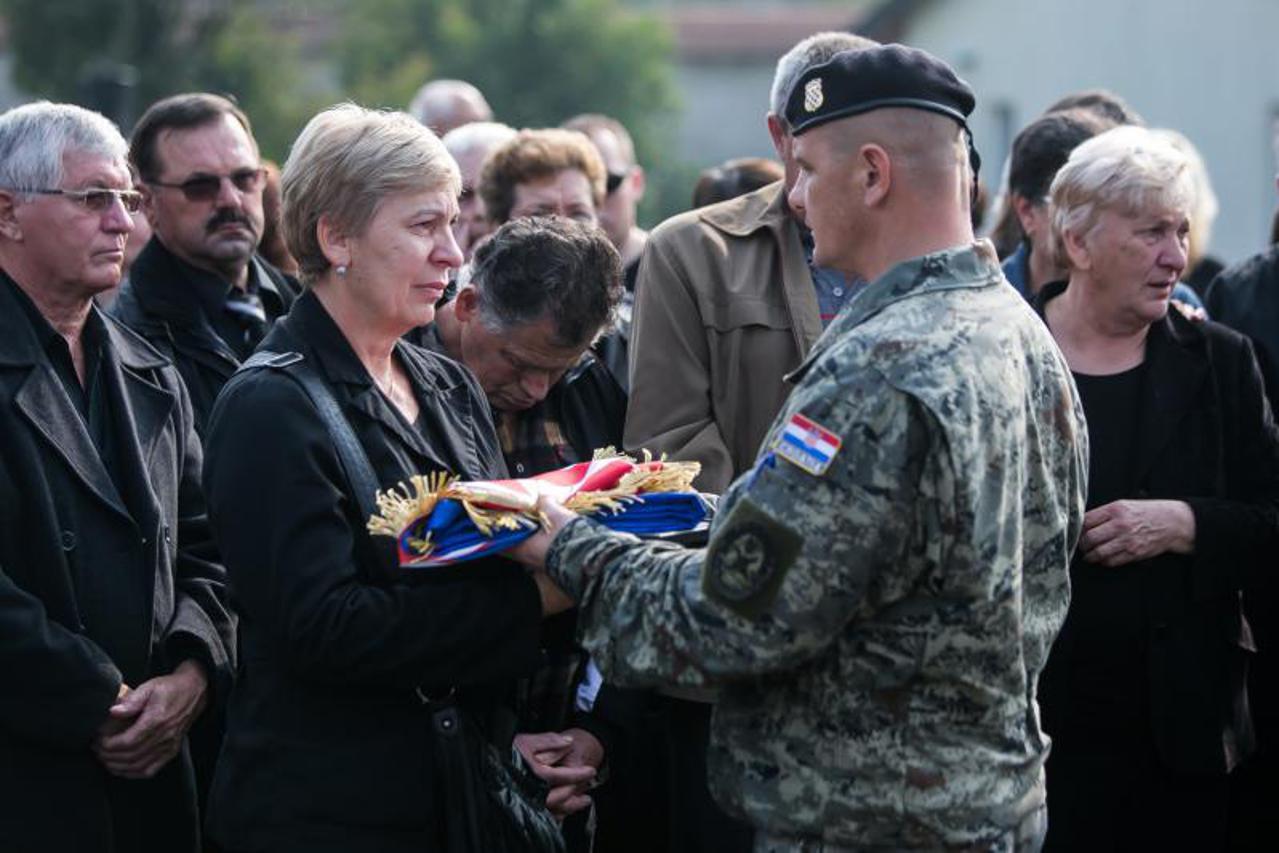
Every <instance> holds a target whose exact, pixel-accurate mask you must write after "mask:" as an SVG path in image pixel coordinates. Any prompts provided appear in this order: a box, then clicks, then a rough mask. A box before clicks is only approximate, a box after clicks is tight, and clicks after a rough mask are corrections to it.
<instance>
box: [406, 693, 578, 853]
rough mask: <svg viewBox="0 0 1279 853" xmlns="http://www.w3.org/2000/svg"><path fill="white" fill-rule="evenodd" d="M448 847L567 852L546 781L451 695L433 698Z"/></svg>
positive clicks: (471, 852) (503, 852)
mask: <svg viewBox="0 0 1279 853" xmlns="http://www.w3.org/2000/svg"><path fill="white" fill-rule="evenodd" d="M428 707H429V708H430V714H431V729H432V731H433V732H434V733H435V749H436V753H435V768H436V771H437V772H438V773H439V776H440V778H441V779H443V780H445V781H444V784H443V786H442V787H443V792H444V793H443V799H442V804H441V805H442V807H443V812H444V829H445V848H444V849H445V850H446V851H447V853H564V836H563V834H562V833H561V832H560V827H559V824H558V823H556V821H555V818H553V817H552V816H551V813H550V812H549V811H547V810H546V805H545V803H546V795H547V793H548V791H549V788H548V787H547V784H546V783H545V782H544V781H542V780H541V779H539V778H538V777H537V776H536V775H534V773H533V771H532V770H530V769H529V766H528V764H526V763H525V761H524V757H523V756H522V755H520V754H519V751H518V750H516V749H515V747H513V746H512V747H511V748H510V750H509V753H508V754H507V755H505V756H504V755H503V753H502V750H500V749H499V748H498V747H497V746H495V745H494V744H493V742H492V741H491V740H489V739H488V738H487V737H484V736H483V735H482V734H481V733H480V732H479V731H478V730H477V729H476V727H475V725H474V724H473V721H472V720H471V719H470V718H469V716H468V715H467V714H466V712H465V711H464V710H463V709H462V708H460V707H459V706H458V705H456V704H455V703H453V702H451V701H445V702H431V703H429V705H428Z"/></svg>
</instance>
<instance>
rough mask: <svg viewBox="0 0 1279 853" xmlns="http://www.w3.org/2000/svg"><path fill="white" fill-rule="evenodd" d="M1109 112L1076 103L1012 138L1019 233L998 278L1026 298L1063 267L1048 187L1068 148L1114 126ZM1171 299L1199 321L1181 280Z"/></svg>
mask: <svg viewBox="0 0 1279 853" xmlns="http://www.w3.org/2000/svg"><path fill="white" fill-rule="evenodd" d="M1112 114H1113V112H1110V111H1100V112H1096V113H1093V112H1088V111H1087V110H1085V109H1083V108H1082V107H1077V108H1074V109H1071V110H1068V111H1065V112H1050V113H1045V114H1044V115H1042V116H1040V117H1039V118H1038V119H1036V120H1035V121H1033V122H1031V123H1030V124H1029V125H1027V126H1026V127H1025V128H1024V129H1023V130H1022V132H1021V133H1019V134H1017V138H1016V139H1015V140H1014V141H1013V150H1012V156H1011V157H1010V159H1009V172H1008V186H1009V193H1008V197H1009V201H1010V203H1011V205H1012V208H1013V211H1014V212H1015V213H1016V215H1017V220H1018V223H1019V224H1020V230H1021V233H1022V234H1023V235H1024V237H1023V239H1022V242H1021V244H1020V245H1019V246H1018V247H1017V250H1016V251H1015V252H1013V253H1012V254H1011V255H1009V256H1008V257H1007V258H1005V259H1004V262H1003V269H1004V276H1005V277H1006V278H1007V279H1008V283H1009V284H1011V285H1012V286H1013V287H1014V288H1016V289H1017V292H1018V293H1020V294H1021V295H1022V296H1024V297H1025V298H1026V299H1027V300H1033V299H1034V297H1035V295H1036V294H1037V293H1038V292H1039V291H1040V289H1042V288H1043V286H1044V285H1045V284H1047V283H1048V282H1050V281H1059V280H1061V279H1063V278H1065V277H1066V272H1067V271H1066V269H1065V268H1064V267H1061V266H1058V263H1060V260H1059V259H1058V258H1057V257H1056V256H1055V255H1054V254H1053V252H1052V251H1051V250H1050V248H1049V244H1050V241H1051V240H1052V228H1051V224H1050V217H1049V212H1048V187H1049V186H1051V184H1052V179H1053V176H1054V175H1056V174H1057V170H1058V169H1060V168H1061V167H1062V164H1064V163H1065V162H1066V159H1067V158H1068V157H1069V156H1070V152H1071V151H1073V150H1074V149H1075V147H1076V146H1078V145H1079V144H1080V143H1081V142H1083V141H1084V140H1087V139H1091V138H1092V137H1094V136H1096V135H1097V134H1098V133H1102V132H1104V131H1106V130H1109V129H1110V128H1112V127H1114V126H1115V125H1114V124H1112V123H1111V120H1110V116H1111V115H1112ZM1172 299H1173V303H1174V304H1175V305H1177V306H1178V308H1179V310H1181V311H1183V312H1184V313H1186V314H1187V315H1188V316H1191V317H1193V318H1194V319H1203V301H1202V300H1201V299H1200V298H1199V294H1197V293H1195V291H1194V290H1193V289H1192V288H1191V287H1190V286H1189V285H1187V284H1184V283H1182V282H1178V283H1177V286H1176V287H1175V288H1173V293H1172Z"/></svg>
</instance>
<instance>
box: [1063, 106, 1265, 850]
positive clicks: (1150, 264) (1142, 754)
mask: <svg viewBox="0 0 1279 853" xmlns="http://www.w3.org/2000/svg"><path fill="white" fill-rule="evenodd" d="M1191 193H1192V186H1191V179H1190V174H1189V171H1188V167H1187V163H1186V160H1185V158H1184V156H1183V155H1182V154H1180V153H1179V152H1178V151H1177V150H1176V149H1174V148H1172V147H1171V146H1170V145H1169V144H1168V143H1167V142H1166V141H1164V140H1162V139H1160V138H1159V137H1158V136H1157V135H1156V134H1154V133H1151V132H1150V131H1148V130H1145V129H1142V128H1136V127H1123V128H1117V129H1115V130H1111V131H1108V132H1106V133H1103V134H1101V135H1100V136H1097V137H1095V138H1093V139H1091V140H1089V141H1087V142H1085V143H1083V144H1082V145H1080V146H1079V147H1078V148H1077V149H1075V151H1074V152H1073V153H1072V154H1071V156H1070V159H1069V161H1068V162H1067V163H1066V165H1065V166H1064V167H1063V168H1062V169H1061V171H1060V172H1059V173H1058V174H1057V176H1056V178H1055V179H1054V181H1053V184H1052V190H1051V218H1052V229H1053V248H1054V250H1055V252H1056V253H1057V254H1058V259H1059V261H1061V262H1062V265H1063V266H1064V267H1067V268H1068V269H1069V270H1070V276H1069V280H1068V281H1066V282H1057V283H1053V284H1048V285H1046V286H1045V287H1044V289H1043V291H1042V292H1041V293H1040V296H1039V302H1038V305H1039V308H1040V310H1041V312H1042V313H1043V316H1044V319H1045V321H1046V322H1047V324H1048V327H1049V329H1050V330H1051V331H1052V334H1053V337H1054V338H1055V339H1056V340H1057V343H1058V345H1059V346H1060V347H1061V349H1062V352H1063V353H1064V354H1065V356H1066V360H1067V361H1068V363H1069V364H1070V367H1071V369H1072V371H1073V372H1074V375H1075V381H1076V383H1077V384H1078V386H1079V391H1080V396H1081V398H1082V400H1083V404H1084V411H1085V413H1086V415H1087V418H1088V434H1089V441H1090V445H1091V459H1090V464H1089V483H1088V508H1089V512H1088V513H1087V515H1086V516H1085V517H1084V532H1083V535H1082V537H1081V539H1080V542H1079V547H1078V550H1077V553H1076V556H1075V560H1074V562H1073V564H1072V566H1071V580H1072V584H1073V591H1072V600H1071V605H1070V611H1069V614H1068V616H1067V619H1066V624H1065V626H1064V627H1063V629H1062V632H1061V635H1060V636H1059V638H1058V640H1057V642H1056V644H1055V645H1054V646H1053V650H1052V654H1051V656H1050V658H1049V662H1048V667H1047V669H1046V670H1045V672H1044V675H1043V679H1042V681H1041V684H1040V691H1039V697H1040V701H1041V704H1042V708H1043V716H1044V729H1045V731H1047V732H1048V733H1049V734H1051V735H1052V737H1053V750H1052V755H1051V758H1050V760H1049V763H1048V807H1049V832H1048V841H1047V849H1050V850H1076V849H1080V850H1083V849H1086V850H1090V851H1093V850H1135V849H1187V850H1189V849H1193V850H1201V851H1202V850H1219V849H1223V847H1224V846H1225V843H1226V818H1227V801H1226V798H1227V784H1226V774H1228V773H1229V772H1230V771H1231V770H1232V769H1233V768H1234V767H1235V766H1236V765H1237V764H1238V763H1239V762H1240V761H1241V760H1242V759H1243V758H1244V757H1245V756H1246V755H1247V754H1248V753H1249V751H1250V750H1251V748H1252V739H1253V738H1252V729H1251V724H1250V722H1249V716H1248V705H1247V695H1246V692H1245V690H1244V679H1245V674H1246V667H1247V659H1248V656H1249V653H1250V651H1251V650H1252V639H1251V634H1250V631H1249V627H1248V623H1247V622H1246V621H1245V620H1244V618H1243V615H1242V613H1241V611H1240V603H1239V602H1240V592H1241V590H1242V589H1243V588H1244V587H1245V586H1246V585H1247V583H1248V582H1249V579H1250V578H1254V577H1257V576H1258V575H1260V574H1261V573H1263V572H1267V571H1269V570H1270V569H1271V568H1272V565H1273V561H1274V555H1275V546H1276V544H1277V543H1279V536H1277V535H1276V534H1277V532H1279V435H1277V434H1276V430H1275V425H1274V422H1273V420H1272V418H1271V413H1270V410H1269V408H1268V407H1267V404H1266V402H1265V399H1264V397H1263V393H1262V385H1261V377H1260V374H1259V372H1258V369H1257V364H1256V361H1255V359H1254V357H1253V353H1252V349H1251V348H1250V346H1249V345H1248V343H1247V341H1246V340H1245V339H1243V338H1242V337H1240V336H1239V335H1237V334H1235V333H1233V332H1231V331H1229V330H1227V329H1225V328H1224V327H1221V326H1218V325H1216V324H1214V323H1194V322H1191V321H1188V320H1186V319H1185V318H1184V317H1182V316H1181V314H1180V313H1179V312H1177V311H1169V310H1168V301H1169V296H1170V294H1171V293H1172V289H1173V287H1174V286H1175V285H1176V283H1177V281H1178V280H1179V279H1180V277H1181V274H1182V272H1183V270H1184V269H1185V266H1186V257H1187V242H1188V235H1189V231H1190V223H1189V220H1188V214H1187V211H1188V208H1189V205H1190V201H1191Z"/></svg>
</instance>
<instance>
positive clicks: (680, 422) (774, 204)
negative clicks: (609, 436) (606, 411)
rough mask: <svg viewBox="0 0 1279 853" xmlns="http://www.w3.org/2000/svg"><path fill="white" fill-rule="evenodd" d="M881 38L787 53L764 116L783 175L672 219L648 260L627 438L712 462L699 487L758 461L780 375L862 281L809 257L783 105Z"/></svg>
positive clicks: (844, 39) (812, 41)
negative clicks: (791, 195) (794, 203)
mask: <svg viewBox="0 0 1279 853" xmlns="http://www.w3.org/2000/svg"><path fill="white" fill-rule="evenodd" d="M874 44H875V42H873V41H871V40H870V39H865V38H862V37H860V36H855V35H852V34H850V33H818V34H816V35H813V36H810V37H808V38H806V39H804V40H803V41H801V42H800V43H799V44H797V45H795V47H793V48H791V49H790V50H789V51H788V52H787V53H786V55H784V56H783V57H782V58H781V59H779V60H778V62H777V69H776V73H775V75H774V78H773V85H772V89H771V90H770V93H769V111H768V115H767V117H766V123H767V126H768V132H769V135H770V136H771V137H772V140H773V146H774V148H775V149H776V150H777V155H778V159H780V160H781V162H782V165H783V171H784V177H783V180H782V181H780V182H777V183H774V184H771V185H769V186H767V187H765V188H763V189H760V190H757V191H755V192H753V193H749V194H748V195H744V196H741V197H739V198H737V199H734V200H732V201H728V202H724V203H721V204H718V205H714V206H712V207H708V208H704V209H700V210H695V211H690V212H688V213H684V214H680V215H679V216H676V217H673V218H671V219H669V220H667V221H666V222H663V223H662V224H661V225H659V226H658V227H657V228H656V229H654V231H653V232H652V236H651V237H650V240H649V245H648V247H647V249H646V250H645V253H644V258H643V260H642V261H641V263H640V274H639V279H638V281H637V283H636V294H637V297H636V305H635V321H634V328H633V330H632V340H633V342H634V346H633V350H634V357H633V358H632V359H631V383H632V394H633V400H634V402H635V405H632V406H631V408H630V415H629V416H628V420H627V424H626V446H627V447H628V448H633V449H638V448H651V449H652V450H653V451H654V452H655V453H666V454H668V455H669V456H671V458H673V459H692V460H696V461H698V462H700V463H702V473H701V475H700V476H699V477H698V480H697V486H698V487H699V488H700V489H702V490H703V491H708V492H721V491H723V490H724V488H725V487H726V486H727V485H728V484H729V483H730V482H732V480H733V478H734V477H736V476H738V475H739V474H741V473H742V472H743V471H745V470H746V469H747V468H748V467H750V465H751V462H752V460H753V459H754V458H755V452H756V451H757V450H758V448H759V442H760V440H761V439H762V438H763V437H764V433H765V432H766V431H767V429H768V426H769V424H770V423H771V422H772V419H773V416H774V415H775V414H777V410H778V408H780V406H781V403H782V400H784V399H785V397H786V391H787V389H786V385H785V382H783V380H782V377H783V376H785V375H786V374H787V373H789V372H790V371H791V370H794V369H795V368H796V367H798V366H799V364H800V362H801V361H802V360H803V359H804V356H805V355H806V354H807V353H808V350H809V348H810V347H811V346H812V344H813V342H814V341H816V340H817V338H818V337H819V336H820V335H821V333H822V330H823V329H824V328H825V327H826V326H827V325H828V324H829V323H830V321H831V320H833V319H834V317H835V315H836V314H837V313H838V312H839V309H840V308H841V307H842V306H843V305H844V304H846V303H847V302H848V301H849V300H850V299H851V298H852V296H853V294H854V292H855V291H856V290H857V289H858V288H859V287H860V286H861V285H862V283H861V282H857V281H850V280H848V279H847V277H846V276H844V275H843V274H841V273H837V272H832V271H829V270H823V269H821V268H820V267H818V266H816V265H814V264H813V263H812V262H811V259H812V238H811V236H810V234H809V232H808V231H807V229H806V228H804V226H803V221H802V219H800V218H799V217H798V216H797V215H796V214H795V213H794V212H793V211H791V209H790V208H789V206H788V205H787V201H786V195H787V193H788V192H789V190H790V188H791V187H792V186H793V185H794V181H795V175H796V174H797V172H798V168H797V167H796V166H795V162H794V159H793V157H792V156H791V153H790V149H791V136H790V128H789V126H788V125H787V123H786V119H785V117H784V116H783V115H782V111H783V108H784V106H785V101H786V96H787V95H788V94H789V92H790V86H791V85H792V84H793V83H794V82H795V80H796V79H798V77H799V76H800V75H801V74H802V73H803V72H804V71H805V70H806V69H807V68H809V67H811V66H813V65H816V64H819V63H821V62H825V61H826V60H827V59H829V58H830V57H831V56H833V55H834V54H836V53H838V52H839V51H841V50H848V49H851V48H856V47H866V46H871V45H874ZM659 237H660V239H658V238H659ZM712 377H714V383H713V384H712Z"/></svg>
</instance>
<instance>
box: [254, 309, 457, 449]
mask: <svg viewBox="0 0 1279 853" xmlns="http://www.w3.org/2000/svg"><path fill="white" fill-rule="evenodd" d="M299 348H300V349H304V350H306V354H307V357H309V358H311V359H312V361H313V363H314V364H315V365H316V368H317V370H319V372H320V373H321V374H322V375H323V376H324V378H325V379H327V381H328V382H329V383H330V384H331V385H342V386H345V388H344V391H345V394H344V396H345V397H346V399H347V401H348V404H349V405H350V406H351V407H352V408H354V409H356V410H358V411H360V412H362V413H364V414H365V415H366V416H368V417H369V418H370V419H372V420H374V421H377V422H378V423H379V424H381V425H382V426H383V427H385V428H386V429H388V430H390V431H391V432H393V433H395V435H396V436H398V437H399V439H400V440H401V441H402V442H404V443H405V444H407V445H409V446H410V447H412V448H414V449H415V450H416V451H417V452H418V453H420V454H423V455H424V456H427V457H434V456H435V454H433V453H432V452H431V450H430V448H429V447H427V446H426V442H425V439H423V438H422V436H421V435H420V434H418V431H417V430H415V429H409V428H408V426H407V425H406V424H405V423H404V419H403V418H400V417H398V416H396V414H395V413H394V412H393V411H392V409H391V404H390V403H389V402H387V401H385V400H383V399H381V397H380V392H379V391H378V390H377V386H376V385H375V384H374V382H373V377H372V376H370V375H369V372H368V371H367V370H366V369H365V367H364V364H363V363H362V362H361V361H360V359H359V357H358V356H357V355H356V354H355V350H354V349H352V347H351V344H350V342H349V341H347V339H346V335H344V334H343V333H342V330H341V329H340V328H339V327H338V324H337V323H336V322H334V320H333V318H332V317H331V316H330V315H329V312H328V311H327V310H326V309H325V307H324V305H323V303H321V302H320V300H319V299H318V298H317V297H316V295H315V293H314V292H313V291H311V290H307V291H305V292H304V293H303V294H302V295H301V296H299V297H298V298H297V299H296V300H295V301H294V303H293V307H292V309H291V310H290V311H289V314H288V316H287V317H285V318H284V319H282V320H281V321H280V322H279V323H277V324H276V326H275V328H274V329H272V331H271V332H270V333H269V334H268V335H267V337H266V338H265V339H264V340H263V342H262V344H261V345H260V346H259V349H262V350H269V351H274V352H284V351H289V350H293V349H299ZM395 352H396V355H397V356H398V357H399V359H400V363H401V364H402V365H403V366H404V368H405V370H406V371H408V373H409V374H410V378H411V379H412V382H413V385H414V391H415V392H417V393H418V394H419V398H420V397H421V396H422V395H425V396H426V397H427V398H430V400H434V401H436V402H435V403H432V402H428V403H427V405H433V404H434V405H441V403H439V402H438V400H439V398H442V397H444V396H446V395H447V396H453V395H454V392H455V391H456V390H457V388H458V387H461V386H458V385H457V383H455V382H451V381H449V380H448V377H447V376H446V375H445V373H444V372H443V371H441V370H439V369H437V367H436V366H435V364H434V363H433V362H431V361H429V360H428V359H427V358H423V357H420V351H415V350H414V349H413V348H412V347H411V346H409V345H408V344H406V343H405V342H404V341H397V342H396V344H395ZM463 390H465V389H464V388H463Z"/></svg>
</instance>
